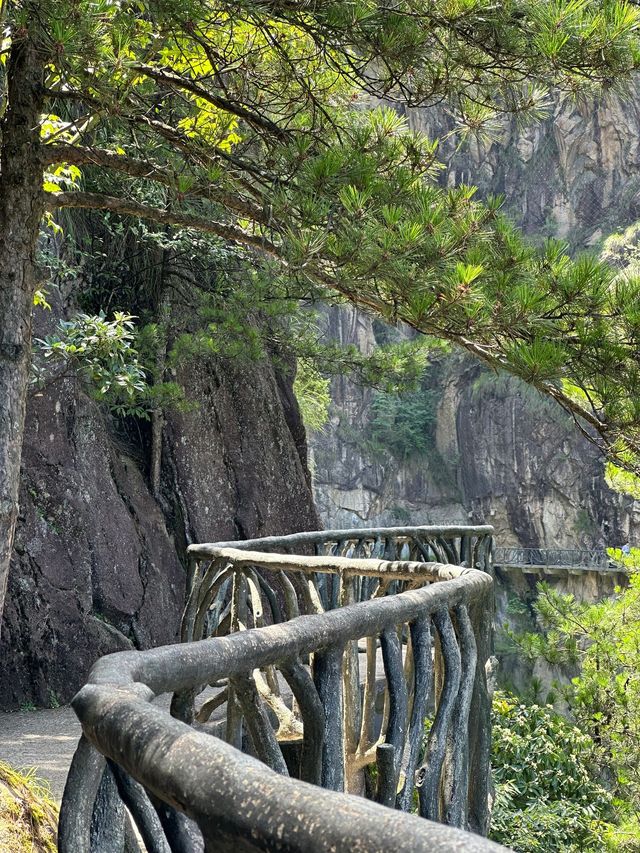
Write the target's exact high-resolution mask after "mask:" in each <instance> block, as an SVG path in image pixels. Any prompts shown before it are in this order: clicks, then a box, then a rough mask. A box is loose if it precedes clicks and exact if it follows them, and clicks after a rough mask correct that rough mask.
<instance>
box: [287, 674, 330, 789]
mask: <svg viewBox="0 0 640 853" xmlns="http://www.w3.org/2000/svg"><path fill="white" fill-rule="evenodd" d="M280 672H281V673H282V675H283V676H284V678H285V680H286V682H287V684H288V685H289V687H290V688H291V692H292V693H293V695H294V696H295V698H296V701H297V703H298V705H299V707H300V713H301V715H302V721H303V723H304V740H303V743H302V758H301V761H300V778H301V779H302V781H303V782H310V783H311V784H312V785H320V784H322V750H323V745H324V731H325V718H324V708H323V706H322V702H321V700H320V697H319V695H318V691H317V690H316V686H315V684H314V683H313V678H312V677H311V675H310V674H309V672H308V671H307V669H306V667H304V666H303V665H302V664H301V663H300V661H297V660H296V661H288V662H286V663H284V664H281V666H280Z"/></svg>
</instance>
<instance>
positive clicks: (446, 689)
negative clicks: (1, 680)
mask: <svg viewBox="0 0 640 853" xmlns="http://www.w3.org/2000/svg"><path fill="white" fill-rule="evenodd" d="M353 533H354V532H353V531H340V532H336V531H332V532H324V533H322V534H299V535H298V536H297V537H282V538H281V539H280V540H274V539H271V540H258V541H253V542H247V543H235V544H237V545H240V544H241V545H242V548H239V547H235V548H229V547H226V545H227V544H228V543H222V544H221V545H206V546H194V547H193V548H192V549H190V552H191V555H192V557H193V559H194V561H195V565H194V569H193V578H192V588H191V595H190V597H189V601H188V605H187V608H186V611H185V618H184V621H183V638H184V640H185V641H186V642H185V643H184V644H182V645H178V646H170V647H165V648H161V649H156V650H153V651H149V652H143V653H133V652H125V653H120V654H117V655H111V656H108V657H106V658H104V659H102V660H101V661H99V662H98V664H97V665H96V667H94V670H93V672H92V675H91V679H90V683H89V684H88V685H87V686H85V687H84V688H83V690H82V691H81V692H80V693H79V694H78V696H77V697H76V699H75V700H74V708H75V709H76V712H77V713H78V716H79V717H80V720H81V722H82V725H83V731H84V737H83V741H82V742H81V745H80V748H79V750H78V753H77V755H76V758H75V759H74V765H73V766H72V770H71V773H70V777H69V782H68V785H67V790H66V792H65V798H64V802H63V809H62V816H61V826H60V830H61V831H60V850H61V852H62V853H71V851H74V853H76V851H77V853H86V851H91V850H101V851H105V850H106V849H107V848H106V847H105V846H104V845H105V842H104V837H105V833H104V832H102V836H101V841H100V842H99V843H100V844H102V846H96V838H98V836H99V834H100V823H101V811H100V810H101V809H102V810H104V809H105V808H106V809H107V811H109V810H110V811H111V815H110V816H107V818H106V819H107V821H109V822H110V825H111V826H112V827H116V825H117V826H119V827H120V829H119V830H118V832H119V836H118V838H119V839H120V843H121V846H120V848H118V847H117V846H112V847H109V848H108V849H113V850H116V849H120V850H121V849H124V845H125V843H126V840H125V836H126V833H125V831H124V829H122V827H124V826H125V820H124V812H123V810H122V808H121V806H120V812H119V813H117V807H118V796H116V791H117V792H118V795H119V799H120V800H122V801H123V802H124V803H125V804H126V805H127V807H128V809H129V812H130V813H131V815H132V816H133V818H134V820H135V822H136V824H137V826H138V829H139V832H140V834H141V835H142V837H143V839H145V843H146V845H147V849H148V850H149V851H156V850H163V851H168V850H174V851H177V850H180V851H195V850H198V849H202V846H201V845H202V840H201V839H200V840H199V838H198V832H197V831H196V830H195V827H194V825H193V824H192V823H191V822H189V821H185V819H184V817H183V815H184V814H186V815H188V816H189V817H190V818H191V819H192V820H193V821H195V824H197V826H198V827H199V830H200V832H201V833H202V836H203V838H204V844H205V845H206V846H205V849H206V850H207V851H212V850H276V849H283V850H299V851H310V853H315V851H321V850H322V851H325V850H327V851H328V850H331V849H333V850H351V849H353V850H355V849H362V850H380V851H383V850H384V851H391V850H398V849H407V850H409V849H411V850H425V851H426V850H431V851H438V853H440V851H454V850H461V849H465V850H470V851H472V850H478V851H480V850H486V851H489V850H495V849H498V848H496V846H495V845H492V844H490V843H489V842H487V841H486V840H484V839H482V838H480V837H479V836H475V835H468V834H461V833H460V832H459V831H456V830H455V829H452V828H451V827H459V828H471V829H473V830H476V831H478V832H484V831H486V828H487V820H488V812H487V803H488V790H489V737H490V732H489V703H488V697H487V691H486V682H485V671H484V669H485V667H484V665H485V662H486V659H487V656H488V654H489V651H490V643H491V601H492V590H491V587H492V581H491V578H490V576H489V575H488V574H487V573H485V572H484V571H481V570H478V569H475V568H464V567H460V566H459V565H458V566H455V565H446V564H441V563H434V562H419V561H417V560H411V559H409V560H397V559H395V560H385V559H380V558H377V557H376V556H374V555H377V554H380V553H382V554H383V555H385V556H409V557H411V556H415V555H416V553H419V554H420V555H424V556H430V555H431V554H433V553H434V550H433V549H432V548H431V545H430V544H429V538H430V537H431V538H432V540H433V544H435V545H436V547H437V548H440V549H443V545H442V540H443V537H445V536H447V535H448V540H447V541H448V548H447V551H444V550H442V551H440V553H447V555H449V554H450V555H452V556H453V557H454V558H455V559H456V560H457V561H458V562H462V553H461V550H462V551H463V552H465V553H466V557H467V561H468V562H472V561H475V562H476V563H478V564H482V566H483V567H484V566H485V562H484V561H485V560H486V559H487V554H488V549H489V547H490V528H465V529H460V528H449V529H445V528H437V529H436V532H434V529H433V528H414V529H409V528H402V529H391V530H386V531H357V537H356V536H351V535H350V534H353ZM436 539H440V540H441V541H440V542H437V541H435V540H436ZM463 542H464V544H463ZM329 543H333V544H332V545H330V544H329ZM337 543H339V544H337ZM309 545H312V546H313V548H314V550H316V551H323V550H325V551H326V550H332V551H336V550H338V551H342V552H344V553H350V554H352V555H356V554H358V553H360V554H365V555H366V554H368V555H369V556H363V557H357V556H351V557H341V556H334V555H332V554H325V555H321V554H317V555H293V554H288V555H283V554H277V553H268V552H265V550H263V549H265V548H269V549H277V550H284V548H287V549H288V550H293V549H294V548H296V549H302V548H305V547H307V546H309ZM256 546H258V547H260V549H261V551H260V552H256V551H250V550H248V549H249V548H253V547H256ZM436 553H437V552H436ZM363 598H364V599H370V600H365V601H362V600H361V599H363ZM354 600H355V601H358V603H355V604H352V603H350V602H352V601H354ZM338 604H340V605H341V606H335V605H338ZM332 605H333V606H334V608H333V609H330V610H327V611H326V612H325V607H331V606H332ZM304 608H306V609H307V610H311V611H314V612H312V613H308V614H307V615H303V616H297V615H296V614H297V612H299V611H300V609H304ZM268 622H271V623H273V624H268V625H265V623H268ZM262 626H264V627H262ZM243 629H246V630H243ZM209 631H214V632H221V633H223V634H225V633H227V632H228V631H231V632H232V633H231V634H229V635H228V636H219V637H216V638H214V639H209V640H192V639H191V638H199V637H202V636H203V635H204V634H206V633H207V632H209ZM378 637H379V638H380V644H381V649H382V659H383V667H384V675H385V680H386V689H385V693H386V697H385V700H384V711H383V712H382V714H381V715H380V716H381V717H382V720H381V721H380V720H379V719H378V720H377V719H376V714H375V707H374V706H375V698H376V639H377V638H378ZM363 639H365V642H366V662H365V664H364V670H365V677H364V686H363V689H362V690H361V689H360V678H359V675H358V669H359V667H358V653H357V645H356V644H357V642H358V641H362V640H363ZM405 643H406V645H405ZM403 649H406V650H405V652H404V654H403ZM309 662H311V666H310V667H309V666H308V664H309ZM278 673H279V675H278ZM221 680H223V681H224V686H223V687H222V691H221V694H222V698H221V695H220V694H218V695H217V696H214V697H211V696H210V697H208V698H207V699H206V700H205V701H204V703H202V704H200V706H199V707H197V700H196V697H197V696H198V694H199V693H200V692H201V690H202V686H203V685H207V684H217V685H219V684H220V682H221ZM284 683H286V684H288V685H289V687H290V691H291V694H293V697H294V701H293V702H288V701H287V700H286V698H285V691H284V690H283V684H284ZM168 691H174V701H173V712H174V714H175V715H177V716H179V717H181V718H182V720H186V721H190V720H191V719H193V718H195V723H194V725H195V727H196V729H195V730H194V728H192V727H190V726H188V725H186V723H185V722H183V721H181V720H179V719H176V718H175V716H174V717H170V716H169V715H168V714H166V713H164V712H162V711H161V710H160V709H158V708H157V707H154V706H152V705H150V704H149V700H150V699H152V698H153V697H154V696H155V695H157V694H159V693H164V692H168ZM223 702H224V704H225V707H226V715H225V719H224V721H223V723H222V725H223V728H224V730H225V731H224V733H225V735H226V740H227V741H228V742H229V743H224V742H223V741H222V740H220V739H218V738H216V737H212V736H211V734H210V733H208V732H210V731H211V730H212V729H211V726H212V724H211V723H210V722H207V720H208V718H209V716H210V714H211V712H212V710H213V708H214V706H215V705H216V704H218V705H220V704H221V703H223ZM430 709H431V710H432V712H433V713H432V714H431V715H430V714H429V711H430ZM430 716H431V717H432V723H431V725H430V729H429V734H428V737H427V740H426V747H425V749H424V753H423V754H421V753H422V750H421V745H422V740H423V731H424V723H425V719H428V718H429V717H430ZM198 729H200V730H198ZM217 731H220V725H218V729H217ZM205 732H207V733H205ZM243 733H244V734H243ZM292 742H293V743H292ZM90 744H91V745H92V746H93V748H92V746H90ZM230 744H231V745H230ZM233 745H236V746H241V745H244V746H245V748H247V747H248V748H249V750H250V751H251V752H253V753H254V754H255V755H257V757H258V758H260V759H261V761H262V762H263V763H262V764H260V763H258V762H257V761H256V759H255V758H252V757H249V756H246V755H243V754H242V753H241V752H239V751H238V750H237V749H235V748H234V746H233ZM96 750H97V751H96ZM102 756H106V759H107V760H108V767H109V768H110V773H107V774H105V775H104V776H103V771H104V768H105V759H104V758H103V757H102ZM285 756H286V760H285ZM265 765H267V766H265ZM418 765H419V766H418ZM372 766H375V768H376V769H377V773H375V774H372V773H371V772H369V771H368V770H366V768H370V767H372ZM289 774H292V775H295V776H298V777H299V779H294V778H291V776H290V775H289ZM374 777H375V779H376V781H375V784H372V779H373V778H374ZM109 779H110V780H111V781H110V782H109ZM363 779H364V783H365V784H364V792H365V793H367V794H368V795H369V796H371V797H372V798H374V799H375V800H377V802H378V803H380V804H384V805H387V806H392V807H393V806H395V807H396V808H397V809H400V810H402V811H407V810H409V809H410V808H411V807H412V804H413V800H414V793H413V791H414V783H415V785H417V788H418V801H419V813H420V815H421V816H422V817H425V818H427V819H429V822H424V821H421V820H420V819H419V818H415V817H413V816H411V815H407V814H403V813H402V811H396V812H395V813H392V812H390V811H389V810H388V809H384V808H383V807H382V805H378V804H377V803H372V802H370V801H368V800H367V799H365V797H357V798H354V797H351V796H349V795H347V794H345V793H342V792H343V791H345V789H351V790H355V789H356V787H357V786H358V784H362V782H363ZM101 780H102V781H101ZM105 780H106V781H105ZM367 782H368V784H366V783H367ZM309 783H311V785H315V786H322V788H325V789H329V790H322V788H319V787H312V786H310V784H309ZM109 785H111V788H112V790H109ZM96 802H97V805H98V808H97V809H96ZM92 820H93V844H92V829H91V824H92ZM432 820H437V821H442V822H443V823H447V824H449V825H450V826H449V827H445V826H443V825H441V824H436V823H432V822H431V821H432ZM102 822H103V823H104V814H102ZM112 834H113V833H112ZM116 834H117V833H116ZM117 843H118V841H117V840H116V841H115V842H114V844H115V845H117Z"/></svg>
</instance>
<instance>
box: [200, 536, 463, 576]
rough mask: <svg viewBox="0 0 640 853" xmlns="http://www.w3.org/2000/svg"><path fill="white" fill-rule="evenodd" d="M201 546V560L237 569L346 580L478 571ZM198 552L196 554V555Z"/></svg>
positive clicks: (380, 560)
mask: <svg viewBox="0 0 640 853" xmlns="http://www.w3.org/2000/svg"><path fill="white" fill-rule="evenodd" d="M204 547H205V546H200V548H199V550H198V551H197V555H198V556H199V557H202V556H204V557H206V558H207V559H211V560H224V559H225V558H226V559H228V560H229V561H231V562H233V564H234V566H245V565H246V566H253V567H254V568H260V569H269V570H270V571H277V570H278V569H282V570H283V571H288V572H300V573H302V574H307V575H311V574H314V573H316V572H318V573H320V574H334V575H337V574H343V575H345V577H349V576H352V575H362V576H364V577H389V576H391V577H393V579H394V580H415V578H417V577H424V578H428V579H431V580H434V581H442V580H453V579H454V578H457V577H461V576H462V575H463V574H465V573H468V572H469V571H475V570H474V569H471V568H468V567H466V566H454V565H451V564H449V563H423V562H418V561H416V560H383V559H378V558H376V557H373V558H372V557H337V556H333V555H324V554H323V555H321V556H315V555H314V556H308V555H306V554H271V553H268V552H267V553H265V552H263V551H245V550H240V549H239V548H237V547H235V548H229V547H226V546H225V545H222V546H219V545H207V546H206V553H205V552H204V551H203V549H204ZM192 553H196V552H192Z"/></svg>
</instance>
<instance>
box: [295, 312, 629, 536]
mask: <svg viewBox="0 0 640 853" xmlns="http://www.w3.org/2000/svg"><path fill="white" fill-rule="evenodd" d="M341 311H343V312H344V311H345V309H341ZM350 313H352V312H351V309H346V317H345V318H344V320H342V319H340V318H338V319H336V318H334V319H333V321H332V323H333V324H334V326H335V324H336V323H342V325H343V328H342V333H343V334H344V329H345V328H352V327H353V318H352V317H350V316H349V314H350ZM366 323H369V330H370V343H369V345H370V344H371V342H372V341H373V330H372V328H371V323H370V320H368V318H367V317H366V316H364V315H360V316H359V319H358V324H359V326H360V329H362V326H363V325H365V324H366ZM359 334H360V335H361V334H362V331H360V333H359ZM434 385H435V387H436V388H437V391H438V394H439V402H438V405H437V411H436V423H435V428H434V437H433V441H434V446H433V449H432V451H430V452H429V453H427V454H426V455H424V456H414V457H410V458H408V459H407V461H406V462H403V461H400V460H398V459H395V458H394V457H393V456H391V455H390V454H389V453H385V452H380V451H379V450H377V451H376V452H372V451H370V450H368V449H367V446H366V443H364V442H363V439H364V438H365V436H366V433H367V423H368V418H369V407H370V402H371V395H372V392H371V391H370V390H368V389H363V388H360V387H358V386H356V385H354V384H353V383H350V382H347V381H346V380H344V379H340V380H338V381H337V382H335V383H334V384H333V387H332V399H333V405H332V417H331V422H330V424H329V425H328V427H327V428H326V430H325V431H324V432H322V433H319V434H317V435H315V436H313V439H312V442H311V446H312V450H313V463H314V472H315V474H314V479H315V493H316V501H317V504H318V507H319V510H320V513H321V515H322V518H323V522H324V524H325V526H327V527H351V526H363V525H364V523H365V522H366V523H367V524H368V525H383V524H405V523H412V524H437V523H441V522H447V523H451V524H455V523H470V522H473V523H487V524H492V525H494V527H495V529H496V540H497V544H499V545H501V546H509V545H521V546H525V547H529V546H531V547H537V546H540V547H542V546H547V547H554V548H580V547H593V546H610V545H617V546H621V545H622V544H623V543H624V542H626V541H629V540H631V541H634V540H635V539H636V538H638V536H640V505H637V503H636V502H634V501H633V500H632V499H630V498H627V497H624V496H622V495H619V494H617V493H615V492H613V491H612V490H611V489H609V488H608V487H607V485H606V483H605V480H604V465H603V459H602V457H601V456H600V454H599V452H598V451H597V449H596V448H595V447H594V446H593V445H592V444H591V443H590V442H589V441H587V439H586V438H584V437H583V436H581V434H580V433H579V432H578V430H577V429H576V427H575V425H574V423H573V421H572V420H571V419H570V418H569V417H567V416H566V415H564V413H563V412H562V411H561V410H560V409H559V408H558V407H557V406H556V405H555V404H554V403H552V402H546V401H545V400H544V399H542V398H541V397H540V395H538V394H537V392H534V391H531V390H530V389H528V388H527V387H526V386H525V385H524V384H523V383H521V382H518V381H517V380H512V379H508V378H505V377H499V378H497V377H495V376H494V375H493V374H490V373H489V372H487V371H485V370H483V369H482V368H481V367H480V366H479V365H478V364H477V363H476V362H474V361H473V360H471V359H470V358H463V357H460V356H449V357H446V358H445V359H444V360H441V362H440V363H439V365H438V370H437V376H436V377H435V378H434Z"/></svg>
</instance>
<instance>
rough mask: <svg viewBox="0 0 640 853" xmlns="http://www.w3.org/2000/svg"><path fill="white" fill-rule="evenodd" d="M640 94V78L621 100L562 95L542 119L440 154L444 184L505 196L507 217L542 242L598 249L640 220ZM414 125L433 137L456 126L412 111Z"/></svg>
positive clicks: (511, 123) (508, 124) (432, 113)
mask: <svg viewBox="0 0 640 853" xmlns="http://www.w3.org/2000/svg"><path fill="white" fill-rule="evenodd" d="M639 94H640V82H638V80H636V81H635V82H634V83H633V84H632V85H631V86H630V88H629V90H628V91H627V92H623V93H622V94H620V93H613V92H607V93H606V94H605V95H603V96H600V97H598V98H596V97H591V96H589V97H587V96H585V97H582V98H580V99H577V100H576V99H574V98H570V97H565V98H561V97H556V98H555V99H553V100H550V101H549V103H548V104H547V114H546V117H545V118H543V119H542V120H541V121H538V122H531V123H529V124H527V125H525V126H522V124H521V123H520V124H518V123H517V122H516V121H515V120H508V121H504V122H503V123H502V125H501V127H500V129H499V130H497V131H495V130H494V131H493V132H492V133H491V135H490V137H489V139H488V140H487V139H474V138H472V139H470V140H469V142H468V143H467V144H466V145H465V146H463V148H462V150H460V151H455V144H456V142H457V139H455V138H454V139H450V140H449V141H448V142H445V143H443V145H442V146H441V151H440V156H441V158H442V159H443V160H444V161H445V162H446V163H447V169H446V171H445V180H446V182H447V183H448V184H449V185H457V184H460V183H467V184H472V185H474V186H478V188H479V191H480V193H481V195H486V194H488V193H493V194H503V195H504V196H505V200H506V207H505V209H506V211H507V212H508V214H509V215H510V216H511V217H512V218H513V219H514V220H515V221H516V222H518V223H519V224H520V225H521V226H522V227H523V228H524V230H525V232H526V233H527V234H529V235H531V236H533V237H534V238H536V239H540V238H542V237H552V236H554V237H561V238H563V239H568V240H569V241H570V242H571V244H572V245H573V246H574V247H589V246H593V245H595V244H597V243H598V241H599V240H600V239H601V238H602V237H603V236H605V237H606V236H607V235H608V234H609V233H611V232H612V231H614V230H616V229H619V228H622V227H624V226H626V225H629V224H630V223H632V222H635V221H636V220H637V219H640V141H639V137H638V128H639V127H640V97H639ZM409 121H410V123H411V124H412V125H413V126H414V127H416V128H420V129H421V130H424V131H426V132H427V133H429V134H430V135H431V136H433V137H440V136H442V135H443V129H445V130H451V129H452V128H453V123H452V120H451V118H450V116H448V115H447V114H444V113H443V112H442V111H440V110H424V109H415V110H411V111H410V112H409Z"/></svg>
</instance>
